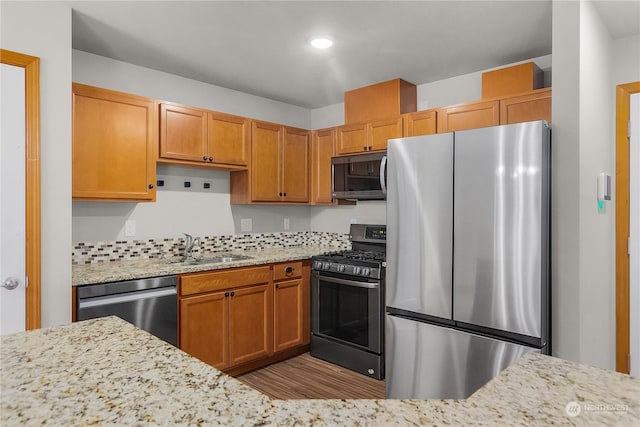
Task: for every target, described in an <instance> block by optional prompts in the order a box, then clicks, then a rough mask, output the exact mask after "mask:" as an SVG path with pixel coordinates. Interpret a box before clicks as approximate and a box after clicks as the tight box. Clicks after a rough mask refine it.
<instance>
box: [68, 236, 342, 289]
mask: <svg viewBox="0 0 640 427" xmlns="http://www.w3.org/2000/svg"><path fill="white" fill-rule="evenodd" d="M335 250H336V247H335V246H293V247H286V248H271V249H255V250H245V251H241V252H234V253H238V254H242V255H246V256H249V257H251V258H250V259H243V260H238V261H232V262H219V263H212V264H199V265H189V266H181V265H179V264H176V263H175V261H177V260H178V258H152V259H138V260H126V261H113V262H101V263H97V264H75V265H73V273H72V282H73V285H74V286H76V285H87V284H92V283H105V282H117V281H120V280H133V279H142V278H145V277H157V276H170V275H174V274H184V273H194V272H198V271H208V270H218V269H223V268H232V267H246V266H250V265H260V264H269V263H275V262H283V261H295V260H300V259H308V258H311V257H312V256H314V255H318V254H322V253H324V252H331V251H335ZM225 253H230V252H225ZM216 255H219V254H217V253H207V254H203V255H200V256H199V257H202V258H207V257H210V256H216Z"/></svg>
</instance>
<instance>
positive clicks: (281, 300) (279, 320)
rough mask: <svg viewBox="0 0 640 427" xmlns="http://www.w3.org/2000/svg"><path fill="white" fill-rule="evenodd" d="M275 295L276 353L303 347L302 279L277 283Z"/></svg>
mask: <svg viewBox="0 0 640 427" xmlns="http://www.w3.org/2000/svg"><path fill="white" fill-rule="evenodd" d="M274 288H275V289H274V294H273V346H274V351H281V350H286V349H288V348H291V347H296V346H299V345H302V341H303V332H302V330H303V327H302V322H303V317H302V316H303V308H302V304H303V296H302V279H294V280H287V281H282V282H277V283H276V284H275V285H274Z"/></svg>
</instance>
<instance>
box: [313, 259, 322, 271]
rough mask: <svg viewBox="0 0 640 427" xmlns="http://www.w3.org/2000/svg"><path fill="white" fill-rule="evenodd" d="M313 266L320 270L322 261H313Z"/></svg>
mask: <svg viewBox="0 0 640 427" xmlns="http://www.w3.org/2000/svg"><path fill="white" fill-rule="evenodd" d="M313 268H315V269H316V270H320V269H321V268H322V261H316V262H314V263H313Z"/></svg>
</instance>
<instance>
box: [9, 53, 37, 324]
mask: <svg viewBox="0 0 640 427" xmlns="http://www.w3.org/2000/svg"><path fill="white" fill-rule="evenodd" d="M0 62H1V63H3V64H7V65H13V66H15V67H21V68H24V73H25V103H26V105H25V121H26V125H25V135H26V141H25V142H26V150H25V151H26V152H25V166H26V177H25V178H26V181H25V192H26V198H25V201H26V206H25V208H26V217H25V226H26V227H25V243H26V245H25V246H26V253H25V260H26V271H25V273H26V277H27V294H26V307H25V308H26V310H25V312H26V319H25V327H26V329H38V328H40V323H41V262H40V252H41V249H40V248H41V242H40V240H41V232H40V223H41V214H40V58H38V57H35V56H30V55H25V54H22V53H17V52H12V51H10V50H5V49H0Z"/></svg>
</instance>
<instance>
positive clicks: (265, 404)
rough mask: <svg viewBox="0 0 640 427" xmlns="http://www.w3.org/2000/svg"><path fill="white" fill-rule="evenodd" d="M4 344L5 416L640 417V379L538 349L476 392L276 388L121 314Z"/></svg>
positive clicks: (261, 420) (181, 421)
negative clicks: (298, 392)
mask: <svg viewBox="0 0 640 427" xmlns="http://www.w3.org/2000/svg"><path fill="white" fill-rule="evenodd" d="M1 344H2V346H1V350H0V351H1V353H0V354H1V357H0V366H1V389H0V424H1V425H3V426H18V425H19V426H22V425H35V424H46V423H51V424H54V425H88V424H97V425H105V424H107V425H131V424H136V425H237V426H249V425H282V426H290V425H371V426H374V425H375V426H377V425H402V426H404V425H427V424H429V425H445V424H452V425H468V424H473V425H478V424H484V425H548V424H552V423H553V424H565V425H638V424H639V423H640V380H639V379H635V378H632V377H630V376H628V375H623V374H619V373H616V372H612V371H607V370H603V369H598V368H592V367H588V366H585V365H580V364H576V363H573V362H569V361H566V360H562V359H558V358H555V357H549V356H543V355H539V354H534V353H529V354H527V355H526V356H524V357H523V358H521V359H520V360H518V361H517V362H516V363H514V364H513V365H512V366H510V367H509V368H507V369H506V370H505V371H503V372H502V373H501V374H500V375H498V376H497V377H496V378H494V379H493V380H492V381H490V382H489V383H488V384H487V385H485V386H484V387H483V388H481V389H480V390H478V391H477V392H476V393H475V394H474V395H472V396H471V397H469V398H468V399H466V400H271V399H269V398H268V397H267V396H265V395H263V394H261V393H260V392H258V391H256V390H253V389H251V388H249V387H248V386H246V385H244V384H242V383H240V382H239V381H237V380H235V379H233V378H231V377H229V376H227V375H225V374H223V373H222V372H220V371H218V370H216V369H214V368H212V367H210V366H208V365H206V364H205V363H203V362H200V361H199V360H197V359H196V358H193V357H191V356H189V355H187V354H186V353H184V352H182V351H180V350H178V349H176V348H174V347H172V346H170V345H169V344H167V343H165V342H163V341H161V340H159V339H157V338H155V337H154V336H152V335H150V334H148V333H146V332H144V331H141V330H139V329H137V328H135V327H133V326H132V325H130V324H129V323H126V322H124V321H122V320H120V319H118V318H115V317H108V318H101V319H93V320H88V321H84V322H78V323H74V324H71V325H66V326H60V327H55V328H50V329H40V330H36V331H30V332H24V333H18V334H13V335H7V336H3V337H1ZM572 402H573V403H572ZM567 408H569V412H570V414H571V415H574V416H570V415H568V414H567Z"/></svg>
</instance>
